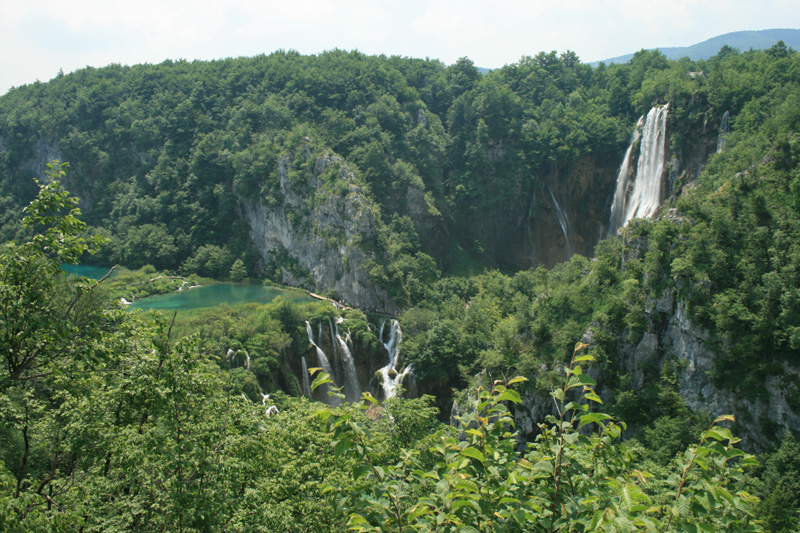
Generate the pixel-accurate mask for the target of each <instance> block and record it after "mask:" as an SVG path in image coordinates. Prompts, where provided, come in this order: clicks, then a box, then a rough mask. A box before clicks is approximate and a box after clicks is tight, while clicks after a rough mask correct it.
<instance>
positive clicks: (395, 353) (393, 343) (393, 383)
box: [378, 319, 414, 400]
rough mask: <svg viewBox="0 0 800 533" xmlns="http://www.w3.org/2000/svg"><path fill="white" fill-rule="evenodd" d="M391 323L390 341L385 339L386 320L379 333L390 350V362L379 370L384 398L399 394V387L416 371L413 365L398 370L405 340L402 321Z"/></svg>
mask: <svg viewBox="0 0 800 533" xmlns="http://www.w3.org/2000/svg"><path fill="white" fill-rule="evenodd" d="M390 324H391V327H390V330H389V340H388V341H386V342H384V341H383V328H384V326H385V325H386V321H385V320H382V321H381V326H380V331H379V333H378V338H380V340H381V342H383V345H384V347H385V348H386V351H387V352H389V364H387V365H386V366H385V367H383V368H381V369H380V370H379V372H380V374H381V389H383V399H384V400H388V399H389V398H392V397H394V396H395V395H396V394H397V387H399V386H400V384H401V383H402V382H403V380H404V379H405V378H406V377H407V376H409V375H413V373H414V369H413V368H412V365H408V366H407V367H405V368H403V369H402V370H401V371H399V372H398V370H397V366H398V365H399V364H400V357H399V355H400V342H401V341H402V340H403V330H402V329H400V323H399V322H398V321H397V320H394V319H392V321H391V323H390ZM392 373H394V377H392Z"/></svg>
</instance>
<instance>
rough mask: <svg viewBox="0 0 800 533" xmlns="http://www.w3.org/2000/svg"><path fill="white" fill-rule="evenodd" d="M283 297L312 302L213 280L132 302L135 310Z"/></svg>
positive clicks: (286, 292) (272, 289) (297, 295)
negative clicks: (199, 285)
mask: <svg viewBox="0 0 800 533" xmlns="http://www.w3.org/2000/svg"><path fill="white" fill-rule="evenodd" d="M278 296H283V297H284V298H286V299H287V300H292V301H295V302H311V301H313V299H312V298H311V297H310V296H308V295H306V294H304V293H302V292H299V291H289V290H286V289H278V288H275V287H264V286H262V285H242V284H240V283H216V284H214V285H203V286H202V287H195V288H194V289H186V290H182V291H179V292H171V293H169V294H159V295H156V296H149V297H147V298H143V299H142V300H139V301H136V302H133V303H132V304H131V307H132V308H135V309H169V310H173V309H178V310H187V309H197V308H199V307H213V306H215V305H220V304H223V303H227V304H234V303H248V302H257V303H262V304H266V303H269V302H271V301H272V300H274V299H275V298H277V297H278Z"/></svg>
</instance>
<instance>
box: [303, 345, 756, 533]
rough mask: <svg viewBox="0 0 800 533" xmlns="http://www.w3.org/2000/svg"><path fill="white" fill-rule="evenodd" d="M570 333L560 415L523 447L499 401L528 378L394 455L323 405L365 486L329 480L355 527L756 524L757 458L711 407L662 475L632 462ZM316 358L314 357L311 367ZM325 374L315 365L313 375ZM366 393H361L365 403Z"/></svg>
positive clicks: (558, 393)
mask: <svg viewBox="0 0 800 533" xmlns="http://www.w3.org/2000/svg"><path fill="white" fill-rule="evenodd" d="M585 347H586V345H578V346H576V348H575V352H574V353H573V357H572V362H571V364H570V365H569V366H568V367H567V368H565V369H564V379H563V383H562V385H561V387H560V388H557V389H555V390H554V391H553V392H552V396H553V398H554V400H555V401H556V403H557V405H558V416H552V415H551V416H548V417H547V420H546V422H544V423H543V424H541V425H540V429H541V434H540V435H539V437H538V438H537V440H536V442H535V443H532V444H529V445H528V449H527V450H526V451H525V452H524V453H521V454H520V453H519V452H518V451H517V450H516V446H517V441H516V439H515V438H514V434H513V430H514V420H513V418H512V417H511V416H510V413H509V411H508V408H507V404H518V403H520V402H521V399H520V396H519V394H518V393H517V392H515V391H514V390H513V389H511V388H509V387H510V386H511V385H514V384H515V383H519V382H521V381H525V378H521V377H520V378H514V379H512V380H510V381H508V382H507V383H503V382H501V381H495V382H494V383H493V384H492V385H491V387H489V388H488V389H484V388H483V387H479V388H478V389H477V390H475V391H474V393H473V395H472V396H471V397H470V399H469V402H468V405H467V406H464V407H465V414H464V415H463V416H461V417H459V424H460V425H459V427H458V428H453V429H452V430H450V431H446V432H444V433H443V434H442V436H441V440H440V441H439V442H438V443H436V444H435V445H434V446H433V447H432V448H431V449H430V451H429V455H423V454H421V453H420V450H418V449H416V450H415V449H408V450H405V451H403V452H402V453H401V455H400V459H399V460H398V461H397V462H395V463H386V462H380V461H377V460H376V459H375V450H374V449H372V448H371V447H370V445H369V440H368V438H369V428H368V427H367V426H366V425H365V424H363V423H362V422H361V419H360V418H359V416H358V415H359V412H360V411H361V410H366V409H368V408H369V403H371V404H373V405H377V402H376V401H375V400H374V399H373V398H371V397H370V396H369V395H368V394H366V393H365V396H364V400H365V401H364V402H363V403H361V404H358V405H356V406H354V407H352V408H349V409H337V410H332V409H322V410H321V411H320V413H319V416H320V418H321V419H322V420H324V421H326V422H327V424H328V427H329V428H330V431H331V432H332V436H333V439H334V440H333V443H332V445H333V446H334V449H335V451H336V453H337V455H339V456H343V457H353V458H355V460H356V464H355V466H354V468H353V479H354V480H355V481H361V480H364V479H367V480H368V482H369V484H368V487H367V489H366V490H358V489H353V487H352V486H349V487H348V486H330V487H328V490H329V491H332V492H334V493H336V494H337V497H336V500H337V501H338V504H339V506H340V507H341V508H342V509H343V510H345V511H347V512H349V513H350V520H349V522H348V525H349V527H350V528H351V529H352V530H356V531H442V532H444V531H472V532H478V531H486V532H494V531H548V532H552V531H633V530H642V531H698V530H700V531H760V530H761V527H760V526H759V524H758V521H757V520H756V518H755V510H756V504H757V503H758V498H756V497H755V496H752V495H751V494H749V493H748V492H747V491H746V490H745V485H746V483H745V481H746V480H745V472H746V471H747V469H749V468H750V467H752V466H753V465H754V464H755V460H754V458H753V457H752V456H751V455H748V454H746V453H744V452H743V451H741V450H739V449H737V448H736V446H735V445H736V443H737V442H739V439H737V438H735V437H733V435H732V434H731V432H730V430H729V429H727V428H725V427H722V426H721V425H720V424H724V423H726V422H732V421H733V417H731V416H720V417H718V418H717V419H716V420H715V421H714V423H713V424H712V425H711V426H710V427H709V428H708V429H707V430H706V431H704V432H703V434H702V435H701V438H700V441H699V443H697V444H696V445H693V446H691V447H690V448H689V449H688V450H686V451H685V452H684V453H683V454H680V455H678V456H677V457H676V459H675V461H674V463H673V464H672V465H671V469H670V470H669V471H666V472H664V473H663V474H662V475H661V476H660V477H657V476H655V475H652V474H649V473H648V472H645V471H643V470H640V469H638V468H637V465H636V464H635V463H634V461H633V459H632V456H631V454H630V452H629V451H628V450H627V448H626V446H625V445H624V444H623V443H622V442H620V435H621V433H622V430H623V429H624V424H621V423H619V422H616V421H614V420H613V419H612V417H610V416H609V415H606V414H603V413H601V412H597V411H594V410H593V406H596V405H597V404H599V403H602V402H601V401H600V398H599V397H598V396H597V395H596V394H595V393H594V391H593V389H592V387H593V386H594V385H595V383H594V380H592V378H590V377H589V376H588V375H587V374H585V373H584V372H583V369H582V366H581V363H584V362H589V361H591V360H592V359H593V357H592V356H591V355H580V352H581V351H582V350H583V349H584V348H585ZM315 370H319V369H315ZM326 383H328V384H330V383H331V381H330V379H329V376H328V375H327V374H325V373H324V372H320V374H319V375H318V377H317V379H316V380H315V382H314V386H315V387H318V386H321V385H323V384H326ZM367 402H369V403H367Z"/></svg>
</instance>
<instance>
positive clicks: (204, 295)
mask: <svg viewBox="0 0 800 533" xmlns="http://www.w3.org/2000/svg"><path fill="white" fill-rule="evenodd" d="M62 268H63V269H64V270H65V271H67V272H69V273H70V274H77V275H79V276H86V277H89V278H93V279H100V278H102V277H103V276H105V275H106V273H108V271H109V268H108V267H97V266H91V265H64V266H63V267H62ZM278 296H283V297H284V298H286V299H287V300H292V301H294V302H298V303H301V302H312V301H314V299H313V298H311V297H310V296H308V294H306V293H305V292H303V291H301V290H292V289H283V288H277V287H265V286H263V285H248V284H244V283H214V284H212V285H203V286H201V287H195V288H192V289H184V290H182V291H177V292H170V293H168V294H158V295H155V296H148V297H147V298H142V299H141V300H137V301H135V302H133V303H132V304H131V306H130V307H131V308H132V309H163V310H175V309H177V310H179V311H185V310H188V309H198V308H201V307H214V306H216V305H220V304H223V303H227V304H236V303H249V302H257V303H261V304H266V303H269V302H271V301H272V300H274V299H275V298H277V297H278Z"/></svg>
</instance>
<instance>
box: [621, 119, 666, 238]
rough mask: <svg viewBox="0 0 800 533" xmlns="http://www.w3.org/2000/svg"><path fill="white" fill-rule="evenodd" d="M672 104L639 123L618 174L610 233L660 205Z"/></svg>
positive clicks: (648, 215) (651, 213)
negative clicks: (668, 116)
mask: <svg viewBox="0 0 800 533" xmlns="http://www.w3.org/2000/svg"><path fill="white" fill-rule="evenodd" d="M668 108H669V104H667V105H665V106H663V107H654V108H653V109H651V110H650V112H649V113H647V117H642V118H640V119H639V122H637V124H636V130H635V131H634V134H633V138H632V139H631V144H630V146H629V147H628V150H627V151H626V152H625V159H624V160H623V161H622V165H621V166H620V171H619V175H618V176H617V190H616V191H615V193H614V201H613V203H612V204H611V218H610V219H609V224H608V234H609V235H614V234H615V233H616V232H617V230H618V229H619V228H621V227H623V226H625V225H627V224H628V222H630V221H631V220H632V219H633V218H649V217H651V216H653V213H655V211H656V209H658V207H659V205H660V204H661V177H662V174H663V173H664V155H665V153H666V139H667V135H666V130H667V112H668ZM640 138H641V142H640V143H639V157H638V158H637V164H636V174H635V176H633V177H632V176H631V168H632V164H633V152H634V148H635V145H636V142H637V141H638V140H639V139H640Z"/></svg>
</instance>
